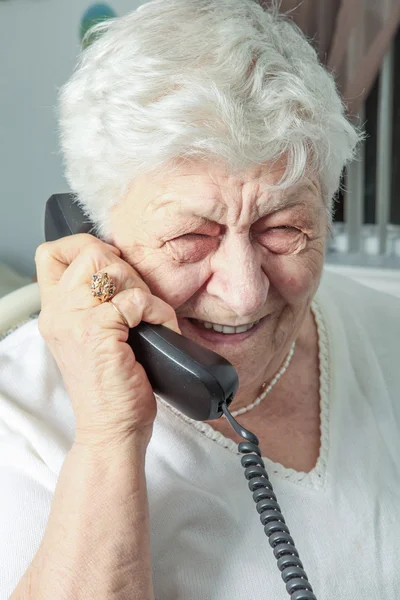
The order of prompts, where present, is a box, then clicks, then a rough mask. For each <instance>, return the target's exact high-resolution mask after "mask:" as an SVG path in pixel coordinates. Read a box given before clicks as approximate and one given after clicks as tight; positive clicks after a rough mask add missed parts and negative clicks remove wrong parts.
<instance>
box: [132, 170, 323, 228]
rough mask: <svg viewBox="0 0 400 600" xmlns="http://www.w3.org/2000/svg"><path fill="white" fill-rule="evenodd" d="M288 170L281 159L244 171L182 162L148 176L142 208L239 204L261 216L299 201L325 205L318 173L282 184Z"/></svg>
mask: <svg viewBox="0 0 400 600" xmlns="http://www.w3.org/2000/svg"><path fill="white" fill-rule="evenodd" d="M284 174H285V166H284V165H282V164H279V163H274V164H272V165H270V164H267V165H256V166H254V167H251V168H249V169H246V170H245V171H241V172H231V171H229V170H228V169H226V167H224V166H223V165H220V164H218V163H216V164H214V165H210V164H201V163H200V164H198V163H197V164H195V163H183V164H178V165H174V167H173V168H172V169H170V170H169V171H168V170H165V171H163V170H161V171H159V172H158V173H156V174H154V175H153V176H151V177H149V178H148V180H147V185H146V192H145V193H143V194H140V196H141V197H142V198H143V204H142V208H143V209H144V210H145V211H146V212H153V211H154V212H155V211H158V210H160V209H162V208H165V207H166V206H169V207H170V208H171V209H172V208H174V209H179V210H180V211H184V212H187V210H190V208H193V209H194V208H195V207H198V206H199V205H200V206H203V207H204V208H205V207H206V206H208V207H212V208H213V212H215V211H216V212H218V206H219V210H220V211H221V212H223V211H225V210H227V209H229V208H230V209H233V208H234V206H235V204H236V205H238V206H239V205H240V206H241V208H242V209H244V210H247V211H250V212H251V211H252V210H254V211H256V212H257V213H258V214H260V216H261V214H265V213H266V212H275V211H277V210H280V209H284V208H290V207H292V206H295V205H299V206H301V205H304V206H307V205H310V207H312V206H314V207H315V208H318V207H320V206H321V205H322V200H321V192H320V187H319V183H318V180H317V178H316V177H313V176H312V174H306V175H305V176H304V177H302V178H301V180H299V181H297V182H295V183H294V184H293V185H286V186H283V187H282V186H279V184H280V182H281V181H282V178H283V176H284ZM144 179H146V176H144ZM143 183H144V182H142V185H141V186H140V187H141V188H143ZM137 184H139V185H140V183H139V182H137ZM143 192H144V190H143Z"/></svg>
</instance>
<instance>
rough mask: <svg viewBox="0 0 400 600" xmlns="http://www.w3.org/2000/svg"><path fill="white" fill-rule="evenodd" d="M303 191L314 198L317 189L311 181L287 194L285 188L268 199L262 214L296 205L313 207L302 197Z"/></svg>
mask: <svg viewBox="0 0 400 600" xmlns="http://www.w3.org/2000/svg"><path fill="white" fill-rule="evenodd" d="M305 192H308V193H310V192H311V194H312V195H313V197H314V198H317V197H318V196H317V189H316V188H315V186H314V185H313V184H312V183H304V184H303V185H301V186H300V187H298V188H297V189H295V190H291V191H290V193H289V194H286V193H285V190H283V193H282V194H280V195H279V196H272V198H270V199H269V200H268V202H267V203H266V204H265V213H264V211H263V216H266V215H269V214H272V213H275V212H278V211H279V210H283V209H285V208H293V207H296V206H299V207H304V208H311V209H313V208H314V206H313V204H312V203H311V202H310V201H307V200H305V199H304V193H305Z"/></svg>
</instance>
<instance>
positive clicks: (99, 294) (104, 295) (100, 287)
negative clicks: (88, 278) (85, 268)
mask: <svg viewBox="0 0 400 600" xmlns="http://www.w3.org/2000/svg"><path fill="white" fill-rule="evenodd" d="M90 287H91V290H92V296H95V297H96V298H98V299H99V300H100V302H109V301H110V300H111V298H112V297H113V296H114V295H115V283H114V281H113V280H112V279H111V277H109V276H108V275H107V273H101V271H99V272H98V273H95V274H94V275H93V277H92V284H91V286H90Z"/></svg>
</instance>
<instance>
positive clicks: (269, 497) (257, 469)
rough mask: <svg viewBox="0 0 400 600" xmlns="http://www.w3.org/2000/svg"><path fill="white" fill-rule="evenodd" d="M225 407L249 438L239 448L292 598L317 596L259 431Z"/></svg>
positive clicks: (239, 430)
mask: <svg viewBox="0 0 400 600" xmlns="http://www.w3.org/2000/svg"><path fill="white" fill-rule="evenodd" d="M220 408H221V410H222V411H223V413H224V415H225V417H226V418H227V420H228V421H229V423H230V425H231V426H232V427H233V429H234V430H235V431H236V433H238V434H239V435H240V436H241V437H242V438H243V439H245V440H246V441H245V442H240V444H239V446H238V450H239V452H240V453H241V454H243V455H244V456H242V458H241V463H242V466H243V467H244V469H245V471H244V476H245V477H246V479H247V480H248V482H249V484H248V485H249V489H250V491H252V492H253V500H254V502H256V508H257V511H258V513H259V514H260V520H261V523H262V524H263V525H264V531H265V534H266V535H267V537H268V541H269V544H270V546H271V548H272V550H273V553H274V555H275V558H276V559H277V564H278V569H279V570H280V572H281V576H282V579H283V581H284V582H285V584H286V591H287V593H288V594H289V596H290V598H291V600H317V597H316V596H315V595H314V593H313V589H312V586H311V584H310V582H309V581H308V577H307V574H306V572H305V571H304V568H303V563H302V562H301V560H300V558H299V553H298V551H297V550H296V547H295V544H294V541H293V538H292V536H291V535H290V531H289V528H288V527H287V525H286V523H285V519H284V518H283V515H282V513H281V508H280V506H279V504H278V502H277V500H276V496H275V494H274V490H273V487H272V484H271V482H270V480H269V477H268V473H267V471H266V469H265V464H264V461H263V459H262V458H261V450H260V448H259V446H258V444H259V441H258V438H257V436H256V435H254V433H252V432H251V431H248V429H245V428H244V427H242V426H241V425H239V423H238V422H237V421H236V419H235V418H234V417H233V416H232V415H231V413H230V412H229V410H228V407H227V405H226V403H225V402H224V403H221V405H220Z"/></svg>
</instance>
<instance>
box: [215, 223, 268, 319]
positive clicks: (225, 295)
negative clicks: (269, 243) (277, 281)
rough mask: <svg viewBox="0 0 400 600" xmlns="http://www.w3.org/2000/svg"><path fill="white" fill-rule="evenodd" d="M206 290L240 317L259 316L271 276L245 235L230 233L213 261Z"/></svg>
mask: <svg viewBox="0 0 400 600" xmlns="http://www.w3.org/2000/svg"><path fill="white" fill-rule="evenodd" d="M211 267H212V275H211V277H210V279H209V280H208V283H207V287H206V289H207V292H208V293H209V294H210V295H212V296H214V297H217V298H218V299H219V300H221V303H222V305H223V306H225V307H228V308H229V309H230V310H231V311H232V312H233V313H234V314H235V315H236V316H238V317H242V318H244V317H257V316H258V315H259V314H260V311H261V309H262V308H263V306H264V305H265V303H266V300H267V295H268V290H269V285H270V284H269V279H268V277H267V275H266V274H265V273H264V271H263V269H262V259H261V256H260V254H259V252H257V250H256V249H255V248H254V247H253V245H252V243H251V241H250V240H249V238H248V236H247V235H245V234H240V235H239V234H231V235H229V236H227V237H226V238H225V239H224V240H223V242H222V243H221V245H220V247H219V248H218V250H217V252H216V253H215V254H214V256H213V258H212V260H211Z"/></svg>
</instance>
